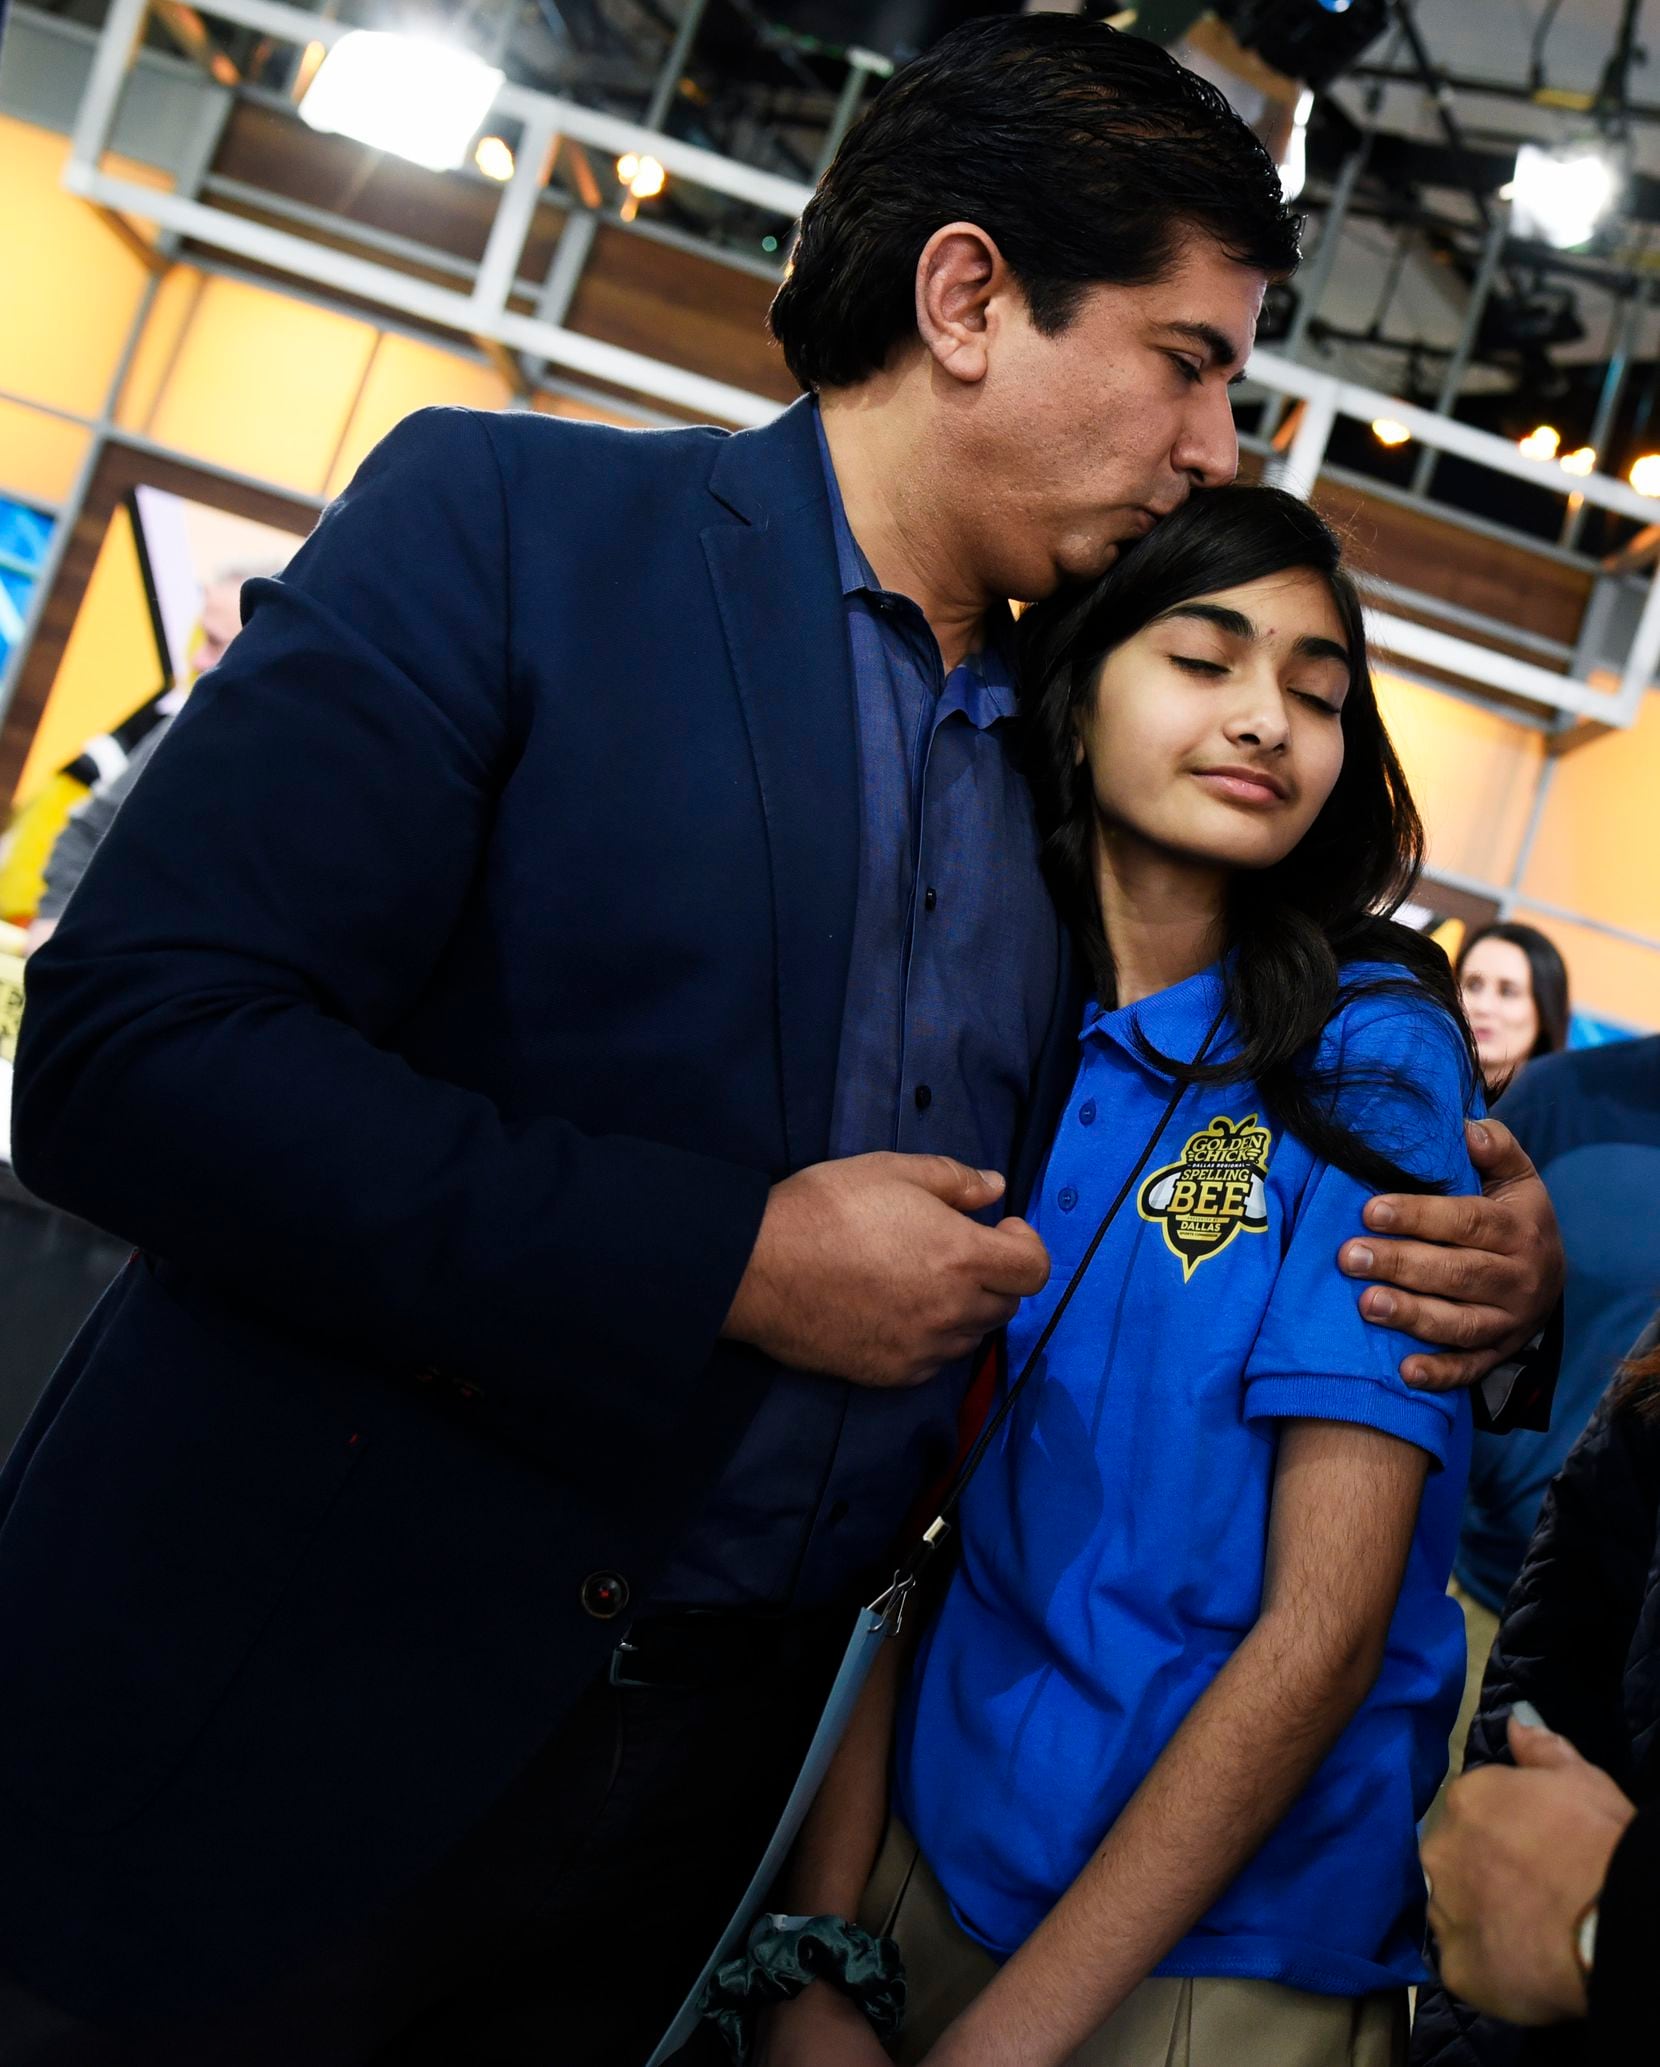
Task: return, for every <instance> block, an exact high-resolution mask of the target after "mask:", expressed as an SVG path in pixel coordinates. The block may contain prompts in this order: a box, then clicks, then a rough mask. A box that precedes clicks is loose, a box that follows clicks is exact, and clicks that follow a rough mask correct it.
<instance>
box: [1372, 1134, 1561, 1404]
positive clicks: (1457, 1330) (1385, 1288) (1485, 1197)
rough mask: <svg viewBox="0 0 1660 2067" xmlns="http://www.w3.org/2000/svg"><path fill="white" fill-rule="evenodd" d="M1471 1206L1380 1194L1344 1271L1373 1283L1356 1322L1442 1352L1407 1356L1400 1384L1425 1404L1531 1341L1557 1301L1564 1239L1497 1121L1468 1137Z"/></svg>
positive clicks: (1539, 1185)
mask: <svg viewBox="0 0 1660 2067" xmlns="http://www.w3.org/2000/svg"><path fill="white" fill-rule="evenodd" d="M1465 1131H1466V1134H1467V1136H1468V1139H1469V1145H1470V1160H1471V1161H1472V1162H1473V1163H1474V1164H1475V1166H1476V1168H1477V1169H1478V1170H1479V1171H1480V1172H1481V1176H1482V1189H1481V1194H1480V1196H1479V1197H1474V1198H1443V1197H1440V1196H1438V1195H1436V1194H1433V1193H1422V1194H1408V1195H1403V1194H1401V1193H1398V1192H1385V1193H1382V1194H1380V1195H1379V1196H1378V1197H1377V1198H1375V1199H1372V1200H1371V1201H1370V1202H1369V1203H1368V1205H1367V1207H1366V1212H1365V1216H1364V1217H1365V1221H1366V1225H1367V1227H1368V1228H1369V1229H1371V1230H1373V1231H1374V1234H1375V1236H1376V1237H1379V1238H1378V1239H1374V1238H1373V1236H1372V1235H1367V1236H1361V1237H1358V1238H1357V1239H1356V1240H1354V1241H1351V1242H1345V1243H1344V1245H1343V1247H1342V1249H1341V1250H1340V1251H1339V1252H1338V1263H1339V1266H1340V1267H1341V1269H1342V1270H1343V1271H1344V1272H1345V1273H1346V1274H1347V1275H1348V1276H1349V1277H1354V1278H1369V1279H1370V1280H1371V1284H1370V1286H1369V1287H1368V1289H1367V1290H1366V1291H1365V1292H1363V1293H1362V1294H1361V1297H1360V1310H1361V1312H1362V1313H1363V1314H1364V1315H1365V1316H1366V1318H1367V1319H1368V1320H1369V1321H1375V1322H1376V1323H1377V1324H1378V1326H1379V1327H1383V1328H1394V1329H1397V1330H1399V1332H1400V1333H1402V1334H1404V1335H1416V1336H1418V1337H1419V1338H1420V1339H1421V1340H1422V1341H1425V1342H1436V1343H1441V1344H1444V1345H1445V1350H1446V1353H1445V1354H1441V1355H1435V1356H1409V1357H1408V1358H1407V1359H1406V1361H1405V1362H1404V1363H1403V1364H1402V1366H1401V1376H1402V1377H1403V1378H1404V1379H1405V1380H1406V1382H1407V1383H1408V1384H1409V1385H1417V1386H1421V1387H1422V1388H1423V1389H1424V1390H1425V1391H1428V1392H1451V1391H1454V1390H1456V1389H1457V1388H1458V1387H1459V1386H1464V1385H1475V1384H1477V1383H1478V1382H1479V1381H1480V1380H1481V1379H1483V1378H1485V1377H1486V1376H1487V1374H1488V1372H1490V1371H1491V1370H1493V1369H1494V1368H1495V1366H1497V1365H1498V1364H1501V1363H1503V1362H1504V1361H1505V1360H1506V1359H1507V1358H1509V1357H1513V1356H1515V1355H1516V1354H1517V1352H1518V1351H1519V1350H1521V1349H1524V1348H1525V1347H1526V1346H1527V1344H1528V1343H1530V1342H1531V1341H1532V1340H1533V1338H1534V1337H1535V1336H1536V1335H1537V1334H1538V1333H1539V1331H1540V1329H1541V1328H1542V1327H1543V1326H1544V1325H1545V1322H1546V1321H1547V1320H1548V1319H1549V1317H1550V1315H1551V1313H1552V1311H1553V1310H1554V1309H1555V1306H1556V1304H1557V1301H1558V1300H1559V1299H1560V1298H1561V1297H1562V1275H1563V1258H1562V1237H1561V1234H1560V1233H1559V1231H1558V1229H1557V1225H1556V1214H1555V1211H1554V1210H1553V1208H1552V1206H1551V1202H1550V1196H1549V1194H1548V1193H1547V1192H1546V1190H1545V1187H1544V1184H1543V1182H1542V1181H1541V1179H1540V1176H1539V1173H1538V1171H1537V1170H1535V1169H1534V1167H1533V1165H1532V1163H1531V1162H1530V1161H1529V1160H1528V1158H1527V1156H1526V1155H1525V1154H1524V1152H1523V1150H1522V1148H1521V1145H1520V1144H1519V1143H1518V1141H1517V1140H1516V1137H1515V1136H1514V1135H1513V1134H1512V1133H1511V1131H1510V1129H1509V1128H1508V1127H1506V1126H1505V1125H1504V1124H1503V1122H1502V1121H1499V1120H1493V1119H1486V1120H1475V1121H1472V1122H1471V1123H1470V1125H1469V1126H1468V1127H1467V1128H1466V1130H1465Z"/></svg>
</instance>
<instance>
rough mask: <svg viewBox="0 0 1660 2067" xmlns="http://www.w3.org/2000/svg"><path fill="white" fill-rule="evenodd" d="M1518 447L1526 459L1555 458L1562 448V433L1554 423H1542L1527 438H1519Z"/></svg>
mask: <svg viewBox="0 0 1660 2067" xmlns="http://www.w3.org/2000/svg"><path fill="white" fill-rule="evenodd" d="M1516 449H1517V451H1518V452H1520V454H1521V455H1522V457H1523V458H1524V459H1554V458H1555V457H1556V455H1557V453H1558V452H1560V451H1561V449H1562V433H1561V432H1560V431H1559V430H1557V429H1556V427H1555V425H1554V424H1548V423H1542V424H1541V425H1540V426H1539V428H1538V429H1537V430H1536V431H1529V432H1528V434H1527V436H1526V437H1525V438H1518V439H1517V440H1516Z"/></svg>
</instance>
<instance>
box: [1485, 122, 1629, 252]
mask: <svg viewBox="0 0 1660 2067" xmlns="http://www.w3.org/2000/svg"><path fill="white" fill-rule="evenodd" d="M1624 184H1625V182H1624V178H1623V176H1622V172H1621V168H1620V165H1619V163H1618V161H1617V160H1616V158H1615V156H1614V154H1613V153H1612V152H1611V151H1610V150H1609V149H1608V147H1607V146H1606V145H1604V144H1601V143H1576V144H1563V145H1561V146H1559V147H1558V148H1557V149H1555V150H1543V149H1541V148H1540V146H1539V145H1538V144H1523V145H1522V146H1521V147H1520V149H1519V150H1518V151H1517V153H1516V177H1515V179H1514V180H1513V181H1512V183H1511V193H1512V200H1511V228H1512V229H1513V230H1514V231H1515V233H1516V235H1517V236H1518V237H1535V238H1537V239H1538V240H1539V241H1540V242H1541V243H1544V244H1548V245H1550V246H1551V248H1552V249H1553V250H1555V251H1570V250H1572V249H1573V247H1574V246H1575V245H1578V244H1585V243H1588V242H1589V241H1590V239H1591V237H1592V236H1593V235H1594V233H1595V231H1596V228H1597V225H1598V224H1599V223H1600V222H1601V221H1602V219H1603V217H1604V216H1605V215H1607V213H1608V212H1609V210H1610V209H1611V208H1612V207H1613V205H1614V203H1615V201H1616V200H1617V199H1618V197H1619V193H1620V189H1621V188H1622V186H1623V185H1624Z"/></svg>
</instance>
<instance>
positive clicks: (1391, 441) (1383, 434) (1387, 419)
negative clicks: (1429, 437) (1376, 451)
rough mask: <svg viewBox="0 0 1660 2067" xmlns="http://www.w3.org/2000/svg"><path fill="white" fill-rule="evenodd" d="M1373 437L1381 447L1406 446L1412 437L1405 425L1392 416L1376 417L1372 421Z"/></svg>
mask: <svg viewBox="0 0 1660 2067" xmlns="http://www.w3.org/2000/svg"><path fill="white" fill-rule="evenodd" d="M1372 436H1373V437H1374V438H1376V439H1377V441H1378V443H1379V444H1380V445H1404V444H1405V443H1406V442H1407V440H1408V439H1409V438H1410V437H1411V436H1412V433H1411V432H1410V431H1409V430H1408V429H1407V427H1406V425H1405V424H1404V423H1399V422H1397V421H1396V419H1395V418H1394V417H1392V416H1375V417H1373V419H1372Z"/></svg>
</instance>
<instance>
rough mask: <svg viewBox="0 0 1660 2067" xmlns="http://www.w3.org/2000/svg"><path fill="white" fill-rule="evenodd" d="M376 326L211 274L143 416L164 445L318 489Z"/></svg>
mask: <svg viewBox="0 0 1660 2067" xmlns="http://www.w3.org/2000/svg"><path fill="white" fill-rule="evenodd" d="M377 335H378V333H377V332H376V331H375V330H374V328H373V327H372V326H371V325H370V324H368V323H362V322H359V321H358V320H357V319H356V318H355V317H352V316H338V315H335V314H334V313H333V312H332V311H330V310H328V309H319V308H314V307H313V306H312V304H311V303H310V302H303V301H296V300H294V299H293V298H292V297H291V296H289V295H286V294H278V293H274V292H272V291H271V290H269V289H267V288H264V287H250V286H247V285H245V284H244V283H243V282H242V281H240V280H227V279H225V278H223V277H222V276H219V275H212V276H210V277H209V278H208V280H207V282H206V283H205V285H204V287H203V289H202V294H201V298H200V299H199V301H198V302H197V304H196V307H195V311H194V313H193V314H192V316H191V318H190V322H189V325H188V327H187V328H186V330H185V333H184V340H183V342H182V344H181V345H180V347H179V350H178V353H177V355H176V357H175V358H174V360H173V363H172V367H171V370H170V371H169V372H168V374H167V378H166V381H165V384H164V385H163V387H162V391H161V394H160V397H159V398H158V400H157V402H156V405H155V408H154V410H153V412H152V414H151V418H150V433H149V434H150V436H151V437H152V438H155V439H157V440H158V441H159V442H160V443H161V444H163V445H171V446H173V447H174V448H175V449H176V450H178V451H180V452H184V453H188V454H190V455H191V456H193V457H195V458H198V459H207V460H212V461H214V462H215V463H216V464H217V465H219V466H225V467H234V468H235V469H236V470H237V471H238V472H239V473H244V474H252V475H255V476H256V477H258V478H259V479H261V480H266V481H275V482H277V483H279V484H280V485H281V486H283V487H285V488H297V489H300V490H301V491H302V492H304V493H308V494H313V495H315V494H320V493H321V492H322V488H323V484H324V482H325V480H326V479H327V477H328V471H329V463H330V461H331V460H332V459H333V457H334V450H335V447H336V445H338V443H339V442H340V439H341V436H342V434H343V433H344V431H345V428H346V422H347V419H348V417H349V416H350V415H351V413H352V409H353V406H354V405H355V403H356V400H357V393H358V389H359V387H360V386H361V384H362V381H363V376H364V373H365V371H366V370H367V368H368V364H369V356H370V354H371V352H372V351H373V350H374V346H375V339H376V336H377Z"/></svg>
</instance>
